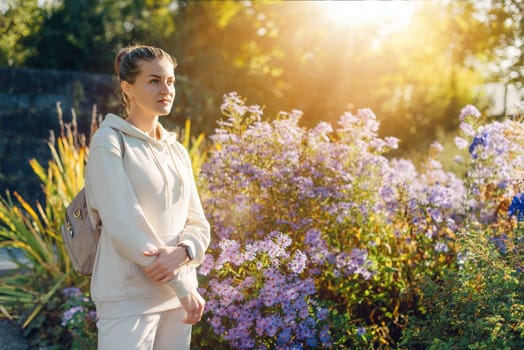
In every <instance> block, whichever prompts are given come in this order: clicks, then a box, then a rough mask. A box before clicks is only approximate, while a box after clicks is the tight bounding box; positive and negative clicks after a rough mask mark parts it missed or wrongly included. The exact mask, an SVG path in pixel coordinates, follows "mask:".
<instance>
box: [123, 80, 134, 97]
mask: <svg viewBox="0 0 524 350" xmlns="http://www.w3.org/2000/svg"><path fill="white" fill-rule="evenodd" d="M120 88H121V89H122V92H123V93H124V95H126V96H127V98H131V96H133V87H132V85H131V84H129V82H127V81H125V80H123V81H121V82H120Z"/></svg>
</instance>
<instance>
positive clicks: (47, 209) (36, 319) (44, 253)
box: [0, 105, 87, 344]
mask: <svg viewBox="0 0 524 350" xmlns="http://www.w3.org/2000/svg"><path fill="white" fill-rule="evenodd" d="M57 107H58V111H59V120H60V123H61V136H60V137H59V138H58V139H56V140H55V139H54V138H51V140H50V141H49V142H48V145H49V148H50V150H51V153H52V155H53V159H52V160H51V161H50V162H49V164H48V168H47V169H44V168H43V167H42V166H41V165H40V164H39V163H38V162H37V161H35V160H32V161H30V164H31V167H32V169H33V171H34V172H35V174H36V175H37V176H38V177H39V179H40V180H41V181H42V190H43V191H44V194H45V200H46V202H45V204H44V206H42V205H41V204H40V203H36V205H35V206H34V207H32V206H31V205H30V204H29V203H27V202H26V201H25V200H24V199H23V198H22V197H21V196H20V195H18V194H17V193H14V196H15V198H16V200H17V203H15V202H14V201H13V200H12V197H11V194H10V193H9V192H8V193H7V196H6V198H2V199H1V201H0V223H1V226H0V246H1V247H3V248H7V250H8V252H11V258H12V260H13V262H15V263H16V264H17V266H18V269H15V270H12V271H10V272H9V273H7V274H5V275H2V276H1V277H0V278H1V280H2V284H1V287H0V300H1V302H2V306H3V307H4V308H5V309H4V310H5V312H7V313H9V314H11V316H12V317H14V318H16V319H17V321H18V322H19V323H20V325H21V326H22V327H24V328H26V333H32V332H36V333H41V332H42V328H41V327H42V326H43V327H46V328H47V327H49V328H50V329H53V327H52V325H53V324H54V323H56V322H57V317H58V316H59V315H58V314H57V313H56V312H54V309H53V308H51V310H50V309H49V307H50V305H53V304H56V303H57V300H58V299H57V298H58V296H57V294H58V292H59V290H60V288H62V287H63V286H66V285H71V284H74V285H78V286H85V285H86V283H87V279H86V278H84V277H80V276H76V275H75V274H74V273H72V268H71V264H70V261H69V257H68V255H67V253H66V251H65V248H64V245H63V242H62V238H61V236H60V229H59V227H60V225H61V224H62V222H63V217H64V213H65V206H66V204H67V203H68V202H69V201H70V199H71V198H72V196H73V195H74V194H76V192H77V191H78V190H79V189H80V188H81V187H82V186H83V172H84V170H83V169H84V168H83V166H84V162H85V157H86V151H87V148H86V146H85V144H84V143H82V141H81V140H79V138H78V137H77V134H76V124H75V123H74V122H73V124H72V127H73V128H71V125H66V126H64V125H63V123H62V114H61V110H60V108H59V105H58V106H57ZM37 325H38V326H37ZM49 334H54V333H53V331H50V332H49V333H48V334H47V335H45V336H49ZM55 335H56V337H57V338H51V339H47V340H46V341H49V342H50V343H51V344H53V343H55V342H57V339H60V338H61V336H62V335H61V334H60V333H59V332H58V333H57V334H55Z"/></svg>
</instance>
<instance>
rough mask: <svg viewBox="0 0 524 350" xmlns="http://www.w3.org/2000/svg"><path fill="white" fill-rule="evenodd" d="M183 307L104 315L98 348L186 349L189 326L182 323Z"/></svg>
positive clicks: (110, 349)
mask: <svg viewBox="0 0 524 350" xmlns="http://www.w3.org/2000/svg"><path fill="white" fill-rule="evenodd" d="M184 317H185V312H184V309H183V308H181V307H180V308H177V309H172V310H167V311H164V312H159V313H154V314H147V315H138V316H131V317H124V318H103V319H99V320H98V322H97V323H96V326H97V327H98V350H116V349H119V350H189V344H190V342H191V325H188V324H185V323H183V322H182V320H183V318H184Z"/></svg>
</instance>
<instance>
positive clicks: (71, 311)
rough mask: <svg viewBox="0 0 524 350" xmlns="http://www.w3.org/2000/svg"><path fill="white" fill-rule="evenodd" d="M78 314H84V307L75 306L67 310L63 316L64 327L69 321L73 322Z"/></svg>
mask: <svg viewBox="0 0 524 350" xmlns="http://www.w3.org/2000/svg"><path fill="white" fill-rule="evenodd" d="M77 312H84V308H83V307H82V306H74V307H72V308H70V309H69V310H66V311H65V312H64V314H63V315H62V326H65V325H66V324H67V323H68V322H69V321H71V320H72V318H73V317H74V316H75V314H76V313H77ZM71 322H74V321H71Z"/></svg>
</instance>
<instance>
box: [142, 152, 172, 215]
mask: <svg viewBox="0 0 524 350" xmlns="http://www.w3.org/2000/svg"><path fill="white" fill-rule="evenodd" d="M146 143H147V145H148V146H149V150H150V151H151V154H152V155H153V161H154V162H155V164H156V166H157V168H158V170H160V174H161V175H162V180H163V181H164V192H165V193H166V196H165V199H166V208H167V207H168V206H169V203H171V196H170V194H169V184H168V182H167V175H166V172H165V171H164V169H163V168H162V166H161V165H160V161H159V160H158V158H157V156H156V152H155V150H154V149H153V147H152V146H151V143H150V142H146Z"/></svg>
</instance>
